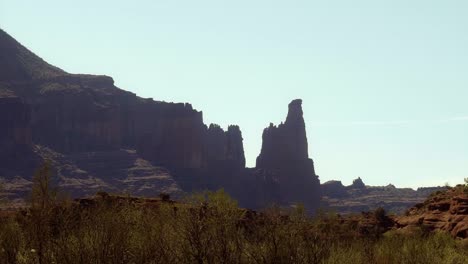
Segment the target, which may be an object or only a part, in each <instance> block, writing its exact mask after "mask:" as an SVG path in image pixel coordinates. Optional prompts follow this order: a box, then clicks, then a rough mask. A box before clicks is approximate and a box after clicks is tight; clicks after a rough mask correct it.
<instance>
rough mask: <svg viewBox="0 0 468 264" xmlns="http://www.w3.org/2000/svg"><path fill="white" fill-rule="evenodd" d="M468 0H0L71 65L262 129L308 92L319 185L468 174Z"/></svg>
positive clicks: (11, 25) (23, 34)
mask: <svg viewBox="0 0 468 264" xmlns="http://www.w3.org/2000/svg"><path fill="white" fill-rule="evenodd" d="M467 13H468V1H465V0H460V1H452V0H445V1H435V0H433V1H431V0H424V1H422V0H411V1H408V0H392V1H390V0H388V1H382V0H354V1H349V0H342V1H338V0H330V1H313V0H304V1H294V0H285V1H275V0H235V1H222V0H212V1H207V0H197V1H193V0H192V1H180V0H147V1H143V0H142V1H138V0H134V1H118V0H112V1H107V0H100V1H96V0H80V1H74V0H41V1H35V0H30V1H26V0H15V1H11V0H0V27H1V28H2V29H4V30H5V31H7V32H8V33H9V34H10V35H12V36H13V37H15V38H16V39H17V40H18V41H20V42H21V43H22V44H23V45H25V46H26V47H28V48H29V49H31V50H32V51H33V52H35V53H36V54H38V55H39V56H41V57H42V58H43V59H45V60H46V61H48V62H49V63H51V64H53V65H56V66H58V67H60V68H62V69H64V70H66V71H68V72H71V73H89V74H105V75H109V76H112V77H113V78H114V80H115V84H116V85H117V86H118V87H120V88H122V89H125V90H129V91H132V92H134V93H136V94H137V95H139V96H142V97H145V98H148V97H151V98H154V99H155V100H161V101H168V102H190V103H191V104H192V105H193V106H194V108H196V109H197V110H201V111H203V117H204V121H205V123H207V124H209V123H216V124H219V125H221V126H222V127H224V128H227V126H228V125H229V124H237V125H239V126H240V127H241V130H242V133H243V138H244V148H245V154H246V159H247V165H248V166H250V167H253V166H255V159H256V157H257V155H258V154H259V152H260V148H261V136H262V131H263V129H264V128H265V127H267V126H268V125H269V123H270V122H273V123H275V124H278V123H280V122H281V121H283V120H284V119H285V117H286V114H287V105H288V103H289V102H290V101H291V100H293V99H296V98H301V99H303V109H304V118H305V122H306V129H307V135H308V142H309V155H310V157H311V158H313V160H314V162H315V168H316V172H317V174H318V175H319V176H320V180H321V181H322V182H326V181H328V180H332V179H334V180H341V181H342V182H343V184H345V185H348V184H350V183H351V182H352V180H353V179H355V178H357V177H361V178H362V179H363V181H364V182H365V183H366V184H368V185H387V184H389V183H392V184H394V185H396V186H397V187H413V188H414V187H418V186H434V185H444V184H445V183H449V184H451V185H453V184H457V183H462V182H463V178H465V177H468V133H467V131H468V73H467V72H468V34H467V30H468V16H467V15H466V14H467Z"/></svg>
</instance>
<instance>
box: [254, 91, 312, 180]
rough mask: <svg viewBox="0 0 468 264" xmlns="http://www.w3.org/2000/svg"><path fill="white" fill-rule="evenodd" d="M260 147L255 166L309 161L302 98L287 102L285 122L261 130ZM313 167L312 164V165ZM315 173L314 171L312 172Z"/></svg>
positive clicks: (262, 166) (273, 165)
mask: <svg viewBox="0 0 468 264" xmlns="http://www.w3.org/2000/svg"><path fill="white" fill-rule="evenodd" d="M262 139H263V141H262V149H261V153H260V155H259V156H258V157H257V168H266V169H268V168H272V169H274V168H276V167H277V166H278V164H284V163H285V162H286V163H288V162H289V163H291V164H292V163H294V162H309V161H311V160H310V159H309V154H308V151H307V148H308V144H307V136H306V130H305V122H304V118H303V113H302V100H300V99H297V100H294V101H292V102H291V103H290V104H289V111H288V115H287V117H286V122H285V123H284V124H283V123H281V124H280V125H279V126H275V125H273V124H272V123H270V126H269V127H268V128H266V129H265V130H264V131H263V135H262ZM312 169H313V166H312ZM314 174H315V173H314Z"/></svg>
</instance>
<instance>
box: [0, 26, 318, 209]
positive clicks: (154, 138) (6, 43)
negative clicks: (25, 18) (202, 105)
mask: <svg viewBox="0 0 468 264" xmlns="http://www.w3.org/2000/svg"><path fill="white" fill-rule="evenodd" d="M301 103H302V101H301V100H294V101H292V102H291V103H290V104H289V111H288V115H287V118H286V121H285V123H284V124H281V125H279V126H278V127H276V126H273V125H272V126H271V127H270V128H267V129H266V130H265V131H264V134H263V140H264V141H263V146H262V151H261V154H260V156H259V157H258V159H257V168H256V169H247V168H245V157H244V147H243V139H242V133H241V130H240V128H239V127H238V126H229V127H228V129H227V131H224V130H223V129H222V128H221V127H219V126H217V125H210V126H209V127H208V126H206V125H205V124H204V123H203V114H202V112H201V111H197V110H195V109H193V108H192V106H191V105H190V104H188V103H167V102H160V101H154V100H152V99H143V98H140V97H138V96H136V95H135V94H133V93H130V92H127V91H124V90H121V89H119V88H117V87H116V86H115V85H114V81H113V79H112V78H111V77H109V76H95V75H85V74H70V73H67V72H65V71H63V70H61V69H59V68H57V67H54V66H52V65H50V64H48V63H47V62H45V61H44V60H42V59H41V58H39V57H38V56H36V55H35V54H34V53H32V52H30V51H29V50H27V49H26V48H25V47H23V46H22V45H21V44H19V43H18V42H17V41H16V40H14V39H13V38H12V37H10V36H9V35H8V34H6V33H5V32H4V31H2V30H0V110H1V112H0V121H2V123H3V124H2V130H1V131H0V144H1V146H2V149H1V150H0V153H2V154H1V155H3V156H2V157H3V158H4V161H12V160H28V162H27V163H22V165H21V166H19V165H18V164H16V165H15V166H9V165H8V166H7V165H4V166H3V165H2V164H3V163H5V162H4V161H0V177H1V178H4V179H5V180H6V182H7V184H6V185H7V186H8V188H10V190H16V191H18V190H21V191H25V190H27V188H29V187H30V184H31V177H32V171H34V169H35V166H38V165H39V164H40V162H42V161H44V160H49V161H50V162H51V164H52V166H53V172H54V174H56V176H57V179H58V181H59V184H60V185H61V187H63V188H65V189H66V190H67V191H69V192H70V193H71V194H72V195H73V196H81V195H88V194H89V193H95V192H96V191H99V190H102V191H108V192H123V191H125V192H129V193H131V194H136V195H146V196H157V195H158V194H159V193H162V192H164V193H167V194H169V195H171V197H177V195H178V194H180V193H181V192H182V190H183V191H187V192H190V191H194V190H204V189H218V188H224V189H225V190H226V191H227V192H228V193H229V194H231V195H232V196H233V197H234V198H236V199H238V200H239V201H240V202H241V203H240V204H241V205H243V206H246V205H247V206H248V205H253V206H255V207H256V208H258V207H263V206H268V205H271V204H272V203H277V204H281V205H290V204H293V203H304V204H305V205H306V206H307V207H309V208H310V209H313V208H315V207H316V206H317V205H318V202H319V200H320V186H319V180H318V177H317V176H316V175H315V171H314V165H313V162H312V160H311V159H309V156H308V150H307V137H306V131H305V123H304V119H303V113H302V107H301ZM3 128H5V129H3ZM20 146H24V147H23V148H22V147H20ZM13 149H14V150H15V151H18V152H17V153H19V154H18V155H16V154H14V152H12V151H10V150H13ZM21 149H23V150H21ZM7 150H8V151H7ZM20 150H21V151H20ZM24 157H28V158H26V159H25V158H24ZM33 161H34V162H33ZM2 166H3V167H2ZM20 167H22V168H23V169H21V170H20V169H19V168H20ZM16 191H15V192H16Z"/></svg>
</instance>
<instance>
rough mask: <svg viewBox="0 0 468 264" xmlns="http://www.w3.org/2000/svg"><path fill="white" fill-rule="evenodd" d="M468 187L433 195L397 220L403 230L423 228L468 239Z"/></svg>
mask: <svg viewBox="0 0 468 264" xmlns="http://www.w3.org/2000/svg"><path fill="white" fill-rule="evenodd" d="M466 190H468V189H467V187H465V186H461V185H460V186H457V187H455V188H451V189H449V190H446V191H438V192H436V193H433V194H432V195H431V196H430V197H429V198H428V199H427V200H426V201H424V202H423V203H419V204H416V205H415V206H414V207H412V208H410V209H409V210H408V211H407V212H406V214H405V215H404V216H400V217H398V218H396V224H397V227H398V228H399V229H401V230H408V231H410V230H412V229H415V228H423V229H424V230H429V231H434V230H442V231H446V232H448V233H450V234H451V235H452V236H454V237H458V238H464V239H465V238H468V195H467V191H466Z"/></svg>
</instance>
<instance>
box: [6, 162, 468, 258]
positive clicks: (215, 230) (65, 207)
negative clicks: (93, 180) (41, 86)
mask: <svg viewBox="0 0 468 264" xmlns="http://www.w3.org/2000/svg"><path fill="white" fill-rule="evenodd" d="M50 175H51V173H50V167H49V165H47V164H45V165H44V166H42V167H41V168H40V169H39V170H38V171H37V173H36V175H35V177H34V185H33V188H32V197H31V198H32V199H31V207H30V208H29V209H28V210H27V211H23V212H19V213H17V214H16V215H15V216H13V217H1V218H0V263H41V264H42V263H63V264H68V263H69V264H72V263H109V264H111V263H112V264H117V263H466V262H465V261H466V259H468V248H466V246H465V247H463V245H461V244H460V243H458V241H456V240H454V239H453V238H451V237H450V236H448V235H447V234H443V233H434V234H431V233H427V232H423V231H421V232H419V233H416V234H415V233H412V234H411V235H404V234H400V233H396V232H386V233H383V231H382V229H379V228H375V229H370V230H368V231H367V232H365V233H364V234H365V235H363V233H362V232H360V231H362V230H358V227H356V226H355V225H353V224H352V223H351V224H350V223H346V222H343V221H342V219H340V218H339V217H338V216H337V215H336V214H327V213H319V214H318V215H317V216H316V217H314V218H309V217H307V216H306V215H305V213H304V209H303V208H302V207H301V206H297V207H296V208H295V209H291V210H284V209H280V208H270V209H267V210H265V211H263V212H260V213H255V212H253V211H248V210H243V209H240V208H239V207H238V206H237V203H236V202H235V201H234V200H232V199H231V198H230V197H229V196H228V195H226V194H225V193H224V192H223V191H222V190H221V191H217V192H206V193H201V194H194V195H191V196H190V197H187V198H186V200H185V201H184V202H183V203H175V202H173V201H171V200H170V199H169V196H168V195H167V194H162V195H161V197H160V199H158V202H157V203H153V204H146V205H145V204H139V205H137V204H136V203H135V202H132V201H134V200H136V198H135V199H133V198H128V197H127V199H124V198H122V199H120V198H119V199H117V198H118V197H117V196H112V195H109V194H107V193H105V192H100V193H99V195H96V197H95V198H94V199H93V200H91V199H87V200H86V199H83V200H81V201H80V202H70V201H67V200H58V199H57V198H56V197H57V196H56V192H55V191H54V190H53V188H51V182H52V181H51V177H50ZM122 197H123V196H122ZM132 199H133V200H132ZM371 215H372V217H374V218H375V219H377V223H385V221H386V219H388V218H387V216H386V213H385V211H384V210H383V209H379V210H377V211H375V212H374V213H373V214H371ZM378 226H379V225H378Z"/></svg>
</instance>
